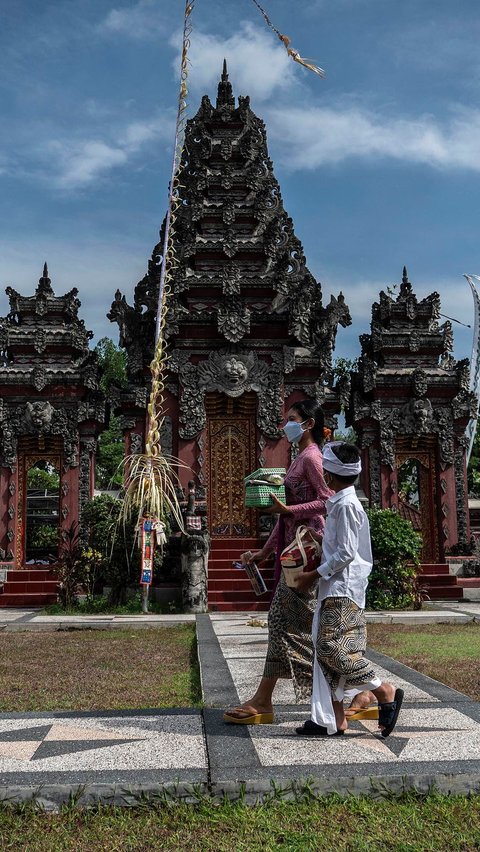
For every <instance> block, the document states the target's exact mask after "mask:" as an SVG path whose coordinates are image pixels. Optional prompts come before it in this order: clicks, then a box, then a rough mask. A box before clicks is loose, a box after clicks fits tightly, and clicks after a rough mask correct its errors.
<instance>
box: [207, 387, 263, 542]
mask: <svg viewBox="0 0 480 852" xmlns="http://www.w3.org/2000/svg"><path fill="white" fill-rule="evenodd" d="M255 409H256V395H255V394H254V393H245V394H243V395H242V396H241V397H238V398H236V399H234V398H231V397H228V396H226V395H225V394H221V393H209V394H207V396H206V412H207V470H208V518H209V528H210V533H211V535H212V537H214V538H251V537H255V536H256V535H257V524H256V512H255V511H254V510H252V509H247V508H246V507H245V505H244V502H245V501H244V486H243V480H244V478H245V476H247V474H249V473H251V472H252V471H253V470H255V468H256V467H257V464H256V460H255V434H256V425H255Z"/></svg>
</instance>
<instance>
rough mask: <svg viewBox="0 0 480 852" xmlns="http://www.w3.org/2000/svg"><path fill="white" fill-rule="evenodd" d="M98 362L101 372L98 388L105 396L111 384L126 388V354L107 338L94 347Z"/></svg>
mask: <svg viewBox="0 0 480 852" xmlns="http://www.w3.org/2000/svg"><path fill="white" fill-rule="evenodd" d="M95 352H96V354H97V358H98V362H99V364H100V367H101V370H102V378H101V379H100V387H101V389H102V390H103V392H104V393H105V394H106V395H107V398H108V392H109V390H110V387H111V385H112V384H114V385H116V386H117V387H126V384H127V353H126V352H125V350H124V349H122V348H121V347H120V346H117V345H116V344H115V343H114V342H113V340H110V338H109V337H102V339H101V340H99V341H98V343H97V345H96V346H95Z"/></svg>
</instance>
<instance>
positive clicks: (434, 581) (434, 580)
mask: <svg viewBox="0 0 480 852" xmlns="http://www.w3.org/2000/svg"><path fill="white" fill-rule="evenodd" d="M420 576H421V579H422V582H423V583H426V584H427V585H428V586H456V585H457V578H456V577H455V576H454V575H453V574H447V575H445V574H421V575H420Z"/></svg>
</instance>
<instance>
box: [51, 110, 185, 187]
mask: <svg viewBox="0 0 480 852" xmlns="http://www.w3.org/2000/svg"><path fill="white" fill-rule="evenodd" d="M172 134H173V122H172V118H171V115H170V114H168V115H167V116H165V117H162V118H155V119H151V120H150V121H143V122H142V121H136V122H131V123H130V124H128V125H127V126H126V127H125V128H124V129H123V130H119V131H118V132H117V133H116V140H117V141H116V143H115V144H113V143H111V142H108V141H105V140H102V139H84V140H54V141H50V142H48V143H47V145H46V150H45V151H44V157H43V159H44V162H45V161H46V162H47V168H49V167H51V164H52V154H53V156H54V158H55V159H54V162H55V171H56V174H55V176H54V184H55V186H56V187H57V188H58V189H62V190H76V189H82V188H84V187H86V186H88V185H89V184H91V183H92V182H93V181H95V180H97V179H104V178H105V176H106V175H107V174H108V173H109V172H111V171H112V169H115V168H119V167H121V166H124V165H125V164H126V163H127V162H128V161H129V160H130V159H131V158H132V157H133V156H135V154H137V153H138V152H139V151H140V150H141V149H142V147H143V146H144V145H145V144H146V143H148V142H150V141H152V140H161V139H165V140H170V139H173V135H172Z"/></svg>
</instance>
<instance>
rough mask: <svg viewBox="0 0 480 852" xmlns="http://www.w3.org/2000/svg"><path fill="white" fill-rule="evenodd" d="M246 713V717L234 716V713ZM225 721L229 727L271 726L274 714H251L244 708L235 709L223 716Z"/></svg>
mask: <svg viewBox="0 0 480 852" xmlns="http://www.w3.org/2000/svg"><path fill="white" fill-rule="evenodd" d="M238 712H241V713H246V716H233V715H232V714H233V713H238ZM223 721H224V722H227V724H228V725H271V724H272V722H273V712H272V713H249V712H248V710H245V708H244V707H234V708H233V710H227V711H226V712H225V713H224V714H223Z"/></svg>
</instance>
